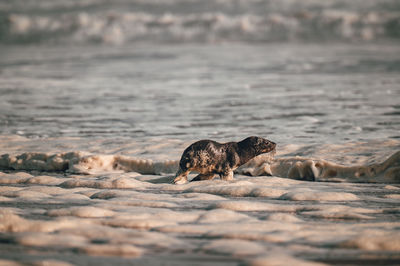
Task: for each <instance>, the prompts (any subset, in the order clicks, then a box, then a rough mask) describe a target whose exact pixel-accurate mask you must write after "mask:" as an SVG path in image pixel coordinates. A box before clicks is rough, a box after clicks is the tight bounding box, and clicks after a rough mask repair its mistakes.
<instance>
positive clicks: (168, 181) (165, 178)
mask: <svg viewBox="0 0 400 266" xmlns="http://www.w3.org/2000/svg"><path fill="white" fill-rule="evenodd" d="M174 178H175V175H168V176H162V177H159V178H152V179H149V180H146V182H149V183H152V184H173V183H174Z"/></svg>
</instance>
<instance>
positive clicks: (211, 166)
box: [174, 136, 276, 184]
mask: <svg viewBox="0 0 400 266" xmlns="http://www.w3.org/2000/svg"><path fill="white" fill-rule="evenodd" d="M275 147H276V144H275V143H274V142H272V141H269V140H267V139H264V138H261V137H254V136H253V137H248V138H246V139H244V140H242V141H240V142H228V143H218V142H216V141H213V140H200V141H197V142H195V143H193V144H191V145H190V146H189V147H187V148H186V149H185V151H184V152H183V154H182V157H181V160H180V162H179V169H178V172H177V173H176V176H175V179H174V183H175V184H183V183H186V182H187V175H188V174H189V173H190V172H192V171H195V172H198V173H199V175H197V176H196V177H195V178H194V179H193V180H192V181H200V180H209V179H213V178H214V176H215V175H216V174H217V175H219V176H220V178H221V179H222V180H232V179H233V171H234V170H235V169H236V168H238V167H239V166H241V165H242V164H245V163H246V162H248V161H249V160H251V159H252V158H254V157H255V156H257V155H259V154H262V153H267V152H270V151H273V150H275Z"/></svg>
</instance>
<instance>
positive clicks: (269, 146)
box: [238, 136, 276, 154]
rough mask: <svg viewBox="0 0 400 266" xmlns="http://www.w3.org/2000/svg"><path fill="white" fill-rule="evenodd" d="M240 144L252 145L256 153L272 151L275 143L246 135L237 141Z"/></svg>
mask: <svg viewBox="0 0 400 266" xmlns="http://www.w3.org/2000/svg"><path fill="white" fill-rule="evenodd" d="M238 144H239V145H240V146H245V147H252V148H253V149H254V150H255V152H256V154H262V153H267V152H270V151H274V150H275V147H276V143H275V142H272V141H270V140H267V139H264V138H261V137H255V136H252V137H248V138H246V139H244V140H242V141H240V142H239V143H238Z"/></svg>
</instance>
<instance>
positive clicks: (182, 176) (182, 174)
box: [174, 168, 189, 185]
mask: <svg viewBox="0 0 400 266" xmlns="http://www.w3.org/2000/svg"><path fill="white" fill-rule="evenodd" d="M188 174H189V171H182V169H180V168H179V170H178V172H177V173H176V175H175V179H174V184H177V185H181V184H185V183H187V175H188Z"/></svg>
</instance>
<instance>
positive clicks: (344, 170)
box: [0, 151, 400, 183]
mask: <svg viewBox="0 0 400 266" xmlns="http://www.w3.org/2000/svg"><path fill="white" fill-rule="evenodd" d="M177 168H178V161H177V160H164V161H153V160H150V159H140V158H134V157H128V156H121V155H92V154H87V153H83V152H69V153H60V154H46V153H23V154H20V155H16V156H13V155H9V154H4V155H1V156H0V170H10V169H11V170H19V171H20V170H24V171H34V170H38V171H63V172H68V173H78V174H99V173H104V172H115V171H117V172H137V173H140V174H151V175H165V174H167V175H168V174H174V173H175V172H176V170H177ZM236 173H237V174H242V175H250V176H278V177H284V178H290V179H296V180H306V181H324V182H325V181H326V182H364V183H400V151H399V152H396V153H394V154H393V155H392V156H390V157H389V158H388V159H386V160H384V161H383V162H381V163H372V164H366V165H352V166H345V165H340V164H336V163H332V162H329V161H326V160H324V159H313V158H304V157H279V158H274V157H273V156H270V155H269V154H266V155H260V156H257V157H256V158H254V159H253V160H251V161H249V162H248V163H246V164H245V165H243V166H241V167H239V168H238V169H237V170H236ZM171 178H172V177H171ZM171 181H172V179H171Z"/></svg>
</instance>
